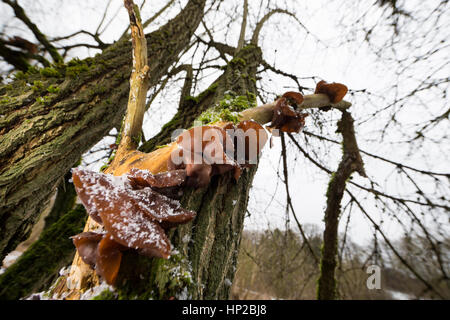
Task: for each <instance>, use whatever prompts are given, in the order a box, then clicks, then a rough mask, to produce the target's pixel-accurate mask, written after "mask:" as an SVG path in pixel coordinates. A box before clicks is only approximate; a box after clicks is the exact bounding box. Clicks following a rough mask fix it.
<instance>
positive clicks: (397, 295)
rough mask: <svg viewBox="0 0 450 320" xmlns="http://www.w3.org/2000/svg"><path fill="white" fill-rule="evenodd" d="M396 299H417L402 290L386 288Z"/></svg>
mask: <svg viewBox="0 0 450 320" xmlns="http://www.w3.org/2000/svg"><path fill="white" fill-rule="evenodd" d="M386 291H387V292H388V293H389V294H390V295H391V297H392V299H394V300H413V299H415V298H414V297H413V296H411V295H409V294H407V293H404V292H400V291H394V290H386Z"/></svg>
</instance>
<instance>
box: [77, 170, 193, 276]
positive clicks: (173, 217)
mask: <svg viewBox="0 0 450 320" xmlns="http://www.w3.org/2000/svg"><path fill="white" fill-rule="evenodd" d="M72 177H73V181H74V185H75V189H76V191H77V193H78V194H79V195H81V196H80V199H81V200H82V202H83V204H84V206H85V207H86V210H87V211H88V212H89V213H90V214H91V215H92V212H94V213H95V216H96V217H97V218H99V220H100V223H101V224H103V226H104V228H105V230H106V235H102V234H97V233H93V232H88V233H81V234H79V235H77V236H75V237H73V242H74V244H75V246H76V248H77V250H78V253H79V255H80V257H81V258H82V260H83V261H84V262H85V263H87V264H89V265H90V266H91V267H95V268H96V270H97V272H98V274H99V275H100V276H102V277H103V278H104V279H105V280H106V281H107V282H108V283H109V284H113V283H114V282H115V279H116V277H117V273H118V270H119V267H120V261H121V257H122V253H121V252H122V251H124V250H129V249H135V250H138V252H139V253H141V254H145V255H148V256H152V257H159V258H164V259H167V258H168V257H169V256H170V248H171V244H170V241H169V239H168V238H167V236H166V234H165V229H167V228H171V227H173V226H176V225H178V224H181V223H186V222H189V221H190V220H192V219H193V218H194V217H195V212H193V211H190V210H186V209H184V208H182V207H181V205H180V203H179V202H178V201H176V200H173V199H170V198H167V197H166V196H164V195H162V194H159V193H158V192H156V191H155V190H153V189H152V188H151V187H150V186H152V185H156V186H157V187H164V186H173V185H177V184H179V183H180V182H182V181H184V179H185V177H186V173H185V171H184V170H181V171H176V172H174V173H173V176H172V175H170V176H169V175H168V174H165V175H160V176H158V175H151V174H150V173H146V172H141V170H136V171H133V172H132V174H131V175H130V176H128V175H125V176H120V177H115V176H112V175H109V174H104V173H98V172H93V171H87V170H81V169H74V170H73V171H72ZM136 186H138V187H139V188H136Z"/></svg>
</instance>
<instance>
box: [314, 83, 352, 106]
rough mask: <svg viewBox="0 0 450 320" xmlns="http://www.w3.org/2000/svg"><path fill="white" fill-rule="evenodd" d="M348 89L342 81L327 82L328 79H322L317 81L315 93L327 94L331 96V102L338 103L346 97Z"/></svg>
mask: <svg viewBox="0 0 450 320" xmlns="http://www.w3.org/2000/svg"><path fill="white" fill-rule="evenodd" d="M347 91H348V88H347V86H346V85H344V84H342V83H337V82H332V83H327V82H326V81H324V80H321V81H319V82H318V83H317V85H316V90H315V91H314V93H323V94H326V95H327V96H328V98H330V102H331V103H338V102H340V101H342V99H344V96H345V95H346V94H347Z"/></svg>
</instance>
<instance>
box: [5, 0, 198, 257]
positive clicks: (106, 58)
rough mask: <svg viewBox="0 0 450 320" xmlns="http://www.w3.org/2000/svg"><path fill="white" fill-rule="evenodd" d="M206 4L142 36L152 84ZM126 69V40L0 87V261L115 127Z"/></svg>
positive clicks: (188, 8)
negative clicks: (69, 175)
mask: <svg viewBox="0 0 450 320" xmlns="http://www.w3.org/2000/svg"><path fill="white" fill-rule="evenodd" d="M204 4H205V1H204V0H190V1H189V2H188V4H187V5H186V7H185V8H184V9H183V10H182V11H181V12H180V13H179V14H178V15H177V16H176V17H175V18H174V19H172V20H171V21H169V22H168V23H167V24H166V25H164V26H163V27H161V28H160V29H159V30H157V31H155V32H153V33H151V34H149V35H147V42H148V44H149V45H148V55H149V58H150V61H151V63H150V66H149V67H150V71H151V72H150V73H151V77H150V79H149V81H150V85H151V86H153V85H155V84H157V82H158V81H159V80H160V79H161V77H163V76H164V75H165V74H166V73H167V71H168V69H169V68H170V66H171V65H172V64H173V63H174V62H175V61H177V58H178V55H179V54H180V52H181V51H182V50H183V49H185V48H186V46H187V45H188V43H189V41H190V39H191V36H192V35H193V33H194V31H195V29H196V28H197V26H198V24H199V23H200V21H201V18H202V16H203V9H204ZM131 66H132V64H131V44H130V43H129V39H128V38H127V39H123V40H121V41H118V42H117V43H115V44H113V45H111V46H110V47H109V48H107V49H106V50H105V51H104V52H103V53H101V54H99V55H97V56H96V57H94V58H88V59H85V60H83V61H79V60H73V61H71V62H69V63H68V64H61V63H59V64H56V65H54V66H52V67H49V68H43V69H41V70H36V69H34V68H32V69H29V71H28V72H26V73H19V74H17V76H16V78H17V79H16V80H15V81H14V82H12V83H10V84H8V85H3V86H2V87H0V233H1V235H2V237H1V239H0V260H2V259H3V257H4V256H5V255H6V254H7V253H8V252H9V251H11V250H13V249H14V248H15V247H16V246H17V245H18V244H19V243H20V242H21V241H23V240H24V239H26V237H27V236H28V234H29V232H30V231H31V228H32V226H33V225H34V223H35V222H36V221H37V219H38V217H39V214H40V212H41V210H42V209H43V208H44V207H45V206H46V204H47V203H48V199H49V198H50V196H51V195H52V193H53V192H54V190H55V188H56V186H57V185H58V183H59V182H60V180H61V179H62V177H63V176H64V175H65V174H66V173H67V172H68V170H69V169H70V168H71V167H72V166H73V165H74V164H75V163H76V162H77V161H78V160H79V159H80V157H81V155H82V154H83V153H84V152H86V151H87V150H89V148H90V147H92V145H94V144H95V143H96V142H97V141H99V140H100V139H101V138H102V137H103V136H104V135H105V134H107V133H108V132H109V130H111V129H112V128H113V127H119V126H120V122H121V120H122V118H123V114H124V111H125V106H126V101H127V97H128V91H129V82H128V79H129V76H130V72H131Z"/></svg>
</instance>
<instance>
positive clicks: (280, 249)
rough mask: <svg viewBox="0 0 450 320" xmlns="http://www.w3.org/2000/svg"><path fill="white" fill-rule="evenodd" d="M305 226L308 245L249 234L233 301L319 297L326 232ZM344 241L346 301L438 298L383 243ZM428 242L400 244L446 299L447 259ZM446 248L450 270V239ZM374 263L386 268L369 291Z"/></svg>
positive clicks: (288, 236)
mask: <svg viewBox="0 0 450 320" xmlns="http://www.w3.org/2000/svg"><path fill="white" fill-rule="evenodd" d="M305 227H306V233H307V239H308V240H307V242H306V241H303V239H302V236H301V235H300V234H299V233H297V232H294V231H292V230H287V231H284V230H279V229H275V230H265V231H244V233H243V236H242V240H241V249H240V252H239V261H238V269H237V273H236V277H235V280H234V283H233V291H232V298H233V299H316V287H317V278H318V276H319V270H320V266H319V262H318V261H320V249H321V244H322V243H321V242H322V240H321V239H322V234H321V231H320V230H319V228H318V227H317V226H314V225H306V226H305ZM340 239H341V241H340V242H339V256H338V262H339V263H338V268H337V274H336V278H337V282H338V286H337V292H338V295H339V298H340V299H435V298H436V296H435V295H434V294H433V292H431V291H430V290H428V289H427V286H426V285H425V284H424V283H423V282H422V281H420V280H418V279H417V277H415V276H414V275H413V274H412V273H411V271H410V269H408V267H406V266H405V265H404V264H403V263H402V262H401V261H400V260H399V259H398V258H397V257H396V256H395V255H394V254H393V253H392V252H391V250H390V249H389V248H387V246H386V245H385V244H384V243H382V242H381V241H377V242H373V243H372V244H371V245H368V246H365V247H363V246H359V245H357V244H355V243H354V242H353V241H351V239H349V237H348V236H347V237H344V236H342V237H340ZM308 243H309V246H308ZM427 243H428V242H427V241H425V239H422V238H410V237H406V236H405V237H403V238H402V239H401V240H398V241H397V242H395V243H394V244H395V248H396V250H397V251H398V252H399V253H400V255H401V256H402V258H403V259H404V261H406V262H407V263H408V264H409V265H410V266H412V267H413V268H414V270H415V271H417V272H419V273H420V275H421V276H422V277H423V279H424V280H425V281H426V282H428V283H429V284H430V285H432V286H433V287H434V288H435V289H437V290H439V292H440V293H441V295H443V296H444V297H448V298H450V283H449V280H448V279H442V272H440V269H439V268H441V265H442V261H441V264H439V263H438V262H437V261H435V259H434V258H433V255H432V254H430V250H428V249H427V247H426V244H427ZM310 248H311V249H312V252H311V250H310ZM442 248H445V250H446V251H445V254H442V256H443V257H445V258H446V259H445V261H444V262H443V263H444V266H446V267H447V268H448V267H449V257H450V254H449V252H450V250H449V248H450V239H447V241H446V243H444V244H443V246H442ZM313 253H314V254H313ZM314 256H315V257H314ZM370 265H377V266H379V267H380V271H381V272H380V276H381V277H380V278H381V279H380V280H381V281H380V289H368V287H367V279H368V277H369V276H371V274H372V273H368V272H367V268H368V267H369V266H370ZM445 271H446V272H448V270H445ZM447 274H448V273H447Z"/></svg>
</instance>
